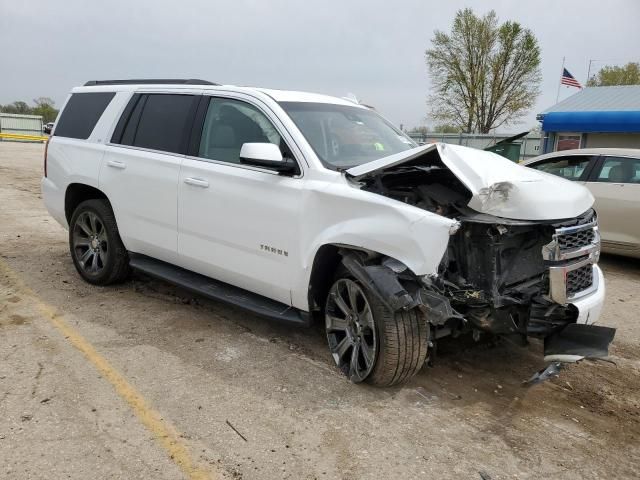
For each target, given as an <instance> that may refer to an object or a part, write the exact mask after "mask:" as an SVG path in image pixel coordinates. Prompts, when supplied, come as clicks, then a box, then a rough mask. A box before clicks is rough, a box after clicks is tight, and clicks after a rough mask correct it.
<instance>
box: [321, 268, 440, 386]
mask: <svg viewBox="0 0 640 480" xmlns="http://www.w3.org/2000/svg"><path fill="white" fill-rule="evenodd" d="M325 325H326V331H327V340H328V342H329V350H330V351H331V354H332V356H333V359H334V360H335V362H336V364H337V365H338V368H340V370H341V371H342V372H343V373H344V374H345V375H346V376H347V377H348V378H349V380H351V381H352V382H354V383H359V382H362V381H366V382H367V383H370V384H372V385H376V386H383V387H387V386H391V385H396V384H398V383H401V382H404V381H405V380H407V379H409V378H411V377H412V376H413V375H415V374H416V373H417V372H418V371H419V370H420V369H421V368H422V366H423V365H424V362H425V361H426V358H427V345H428V342H429V325H428V324H427V322H426V320H425V318H424V316H423V315H422V314H421V313H420V312H419V311H418V310H417V309H412V310H408V311H398V312H391V311H390V310H389V309H388V308H387V307H386V306H385V305H384V304H383V303H382V302H381V301H380V300H378V298H377V297H375V295H372V294H371V293H370V292H368V291H367V290H366V289H365V288H364V287H363V286H362V285H361V284H360V283H359V282H358V281H356V280H355V279H353V278H351V277H350V276H348V274H344V275H339V277H338V278H337V279H336V281H335V282H334V284H333V286H332V287H331V289H330V290H329V295H328V296H327V302H326V306H325Z"/></svg>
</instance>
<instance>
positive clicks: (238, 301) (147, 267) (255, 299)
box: [129, 252, 311, 327]
mask: <svg viewBox="0 0 640 480" xmlns="http://www.w3.org/2000/svg"><path fill="white" fill-rule="evenodd" d="M129 264H130V265H131V268H134V269H136V270H139V271H141V272H143V273H146V274H147V275H149V276H150V277H154V278H157V279H160V280H165V281H167V282H169V283H172V284H174V285H176V286H178V287H181V288H184V289H185V290H189V291H190V292H193V293H196V294H198V295H201V296H203V297H206V298H209V299H211V300H217V301H220V302H225V303H229V304H231V305H235V306H237V307H241V308H244V309H245V310H248V311H250V312H252V313H255V314H256V315H260V316H262V317H266V318H269V319H271V320H276V321H278V322H283V323H287V324H295V325H300V326H305V327H307V326H309V325H310V324H311V316H310V315H309V314H308V313H306V312H302V311H300V310H298V309H297V308H294V307H291V306H289V305H286V304H284V303H280V302H277V301H275V300H272V299H270V298H267V297H263V296H262V295H258V294H256V293H252V292H249V291H247V290H244V289H242V288H239V287H234V286H233V285H229V284H228V283H224V282H220V281H218V280H214V279H213V278H209V277H206V276H204V275H200V274H199V273H195V272H192V271H190V270H186V269H184V268H180V267H176V266H175V265H171V264H170V263H166V262H163V261H161V260H156V259H154V258H151V257H147V256H146V255H141V254H138V253H131V252H129Z"/></svg>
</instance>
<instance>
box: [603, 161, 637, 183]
mask: <svg viewBox="0 0 640 480" xmlns="http://www.w3.org/2000/svg"><path fill="white" fill-rule="evenodd" d="M596 181H598V182H609V183H640V159H637V158H626V157H606V158H605V160H604V163H603V164H602V169H601V170H600V173H599V174H598V179H597V180H596Z"/></svg>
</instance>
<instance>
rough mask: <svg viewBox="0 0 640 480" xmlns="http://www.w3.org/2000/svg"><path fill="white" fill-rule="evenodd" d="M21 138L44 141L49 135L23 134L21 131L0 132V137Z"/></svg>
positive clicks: (30, 140) (23, 139)
mask: <svg viewBox="0 0 640 480" xmlns="http://www.w3.org/2000/svg"><path fill="white" fill-rule="evenodd" d="M2 138H6V139H7V140H22V141H27V142H46V141H47V140H48V139H49V137H47V136H45V135H23V134H21V133H0V139H2Z"/></svg>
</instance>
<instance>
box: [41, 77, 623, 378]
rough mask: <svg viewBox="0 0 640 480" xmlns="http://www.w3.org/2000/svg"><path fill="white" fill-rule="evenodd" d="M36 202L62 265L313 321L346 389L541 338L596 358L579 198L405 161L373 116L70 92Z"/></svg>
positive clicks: (403, 151) (207, 90)
mask: <svg viewBox="0 0 640 480" xmlns="http://www.w3.org/2000/svg"><path fill="white" fill-rule="evenodd" d="M42 190H43V197H44V202H45V204H46V206H47V209H48V210H49V212H50V213H51V215H52V216H53V217H54V218H56V219H57V220H58V221H59V222H60V223H61V224H62V225H63V226H65V227H68V229H69V244H70V252H71V257H72V259H73V262H74V264H75V266H76V268H77V270H78V272H79V274H80V275H81V276H82V277H83V278H84V279H85V280H86V281H88V282H90V283H93V284H97V285H106V284H109V283H112V282H116V281H121V280H123V279H125V278H126V276H127V275H128V273H129V270H130V268H131V267H133V268H134V269H138V270H141V271H143V272H146V273H147V274H149V275H152V276H155V277H158V278H161V279H166V280H168V281H171V282H174V283H176V284H178V285H180V286H182V287H184V288H188V289H190V290H192V291H194V292H197V293H199V294H201V295H204V296H207V297H210V298H214V299H218V300H222V301H226V302H230V303H233V304H236V305H240V306H242V307H244V308H247V309H248V310H250V311H252V312H255V313H257V314H260V315H263V316H266V317H270V318H272V319H277V320H280V321H284V322H289V323H291V324H298V325H308V324H309V323H310V322H311V321H312V320H313V319H314V318H321V319H323V320H324V322H325V325H326V332H327V338H328V343H329V349H330V351H331V354H332V356H333V358H334V359H335V362H336V364H337V365H338V367H339V368H340V369H341V370H342V371H343V372H344V373H345V374H346V375H347V377H348V378H349V379H350V380H351V381H353V382H360V381H364V380H366V381H367V382H369V383H372V384H375V385H393V384H396V383H399V382H401V381H404V380H405V379H407V378H409V377H411V376H412V375H414V374H415V373H416V372H417V371H418V370H420V368H421V367H422V366H423V364H424V363H425V360H426V359H427V358H428V356H429V355H432V354H433V352H435V348H434V346H435V344H436V341H437V339H439V338H441V337H443V336H446V335H450V334H458V333H461V332H474V334H475V335H476V337H477V336H478V335H479V333H481V332H486V333H488V334H493V335H515V336H518V337H520V338H521V339H523V340H524V339H526V338H527V337H528V336H536V337H544V338H546V340H545V347H546V348H545V354H546V355H547V359H548V360H565V361H575V360H578V359H581V358H583V357H585V356H590V357H597V356H602V355H606V349H607V347H608V344H609V342H610V341H611V339H612V338H613V329H608V328H606V327H597V326H593V325H590V324H592V323H593V322H595V321H596V320H597V318H598V316H599V314H600V310H601V308H602V304H603V299H604V279H603V276H602V272H601V270H600V268H599V267H598V265H597V261H598V254H599V248H600V244H599V235H598V227H597V220H596V217H595V215H594V212H593V210H592V209H591V206H592V203H593V197H592V196H591V194H590V193H589V192H588V191H587V190H586V189H585V188H584V187H582V186H580V185H577V184H575V183H571V182H567V181H566V180H562V179H560V178H558V177H555V176H553V175H548V174H545V173H540V172H536V171H534V170H531V169H527V168H523V167H521V166H518V165H515V164H514V163H512V162H510V161H508V160H506V159H504V158H502V157H500V156H498V155H495V154H492V153H489V152H483V151H478V150H473V149H468V148H464V147H458V146H453V145H445V144H434V145H425V146H421V147H418V146H416V145H415V144H414V143H413V141H412V140H411V139H410V138H408V137H407V136H406V135H405V134H404V133H403V132H401V131H400V130H398V129H396V128H395V127H393V126H392V125H391V124H390V123H389V122H388V121H386V120H385V119H384V118H382V117H381V116H380V115H378V114H377V113H375V112H374V111H372V110H371V109H369V108H366V107H364V106H362V105H358V104H356V103H354V102H352V101H348V100H344V99H339V98H334V97H329V96H324V95H318V94H311V93H301V92H290V91H278V90H267V89H261V88H248V87H236V86H230V85H216V84H211V83H209V82H204V81H198V80H184V81H183V80H158V81H151V80H133V81H91V82H88V83H87V84H86V85H85V86H83V87H78V88H74V89H73V90H72V93H71V95H70V96H69V98H68V100H67V102H66V104H65V106H64V108H63V109H62V110H61V113H60V115H59V118H58V119H57V121H56V124H55V129H54V131H53V136H52V137H51V140H50V141H49V143H48V150H47V153H46V154H45V176H44V178H43V180H42Z"/></svg>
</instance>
